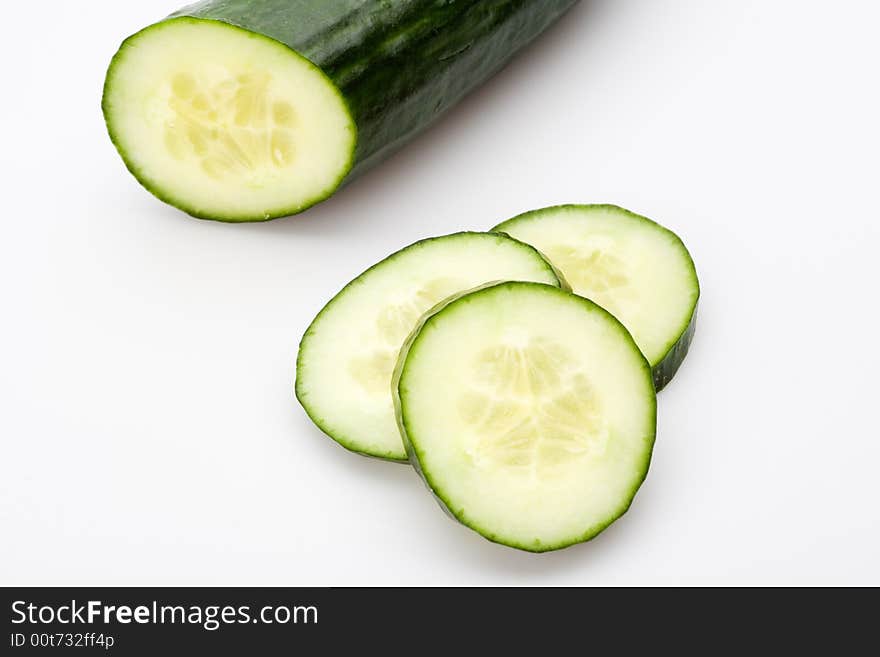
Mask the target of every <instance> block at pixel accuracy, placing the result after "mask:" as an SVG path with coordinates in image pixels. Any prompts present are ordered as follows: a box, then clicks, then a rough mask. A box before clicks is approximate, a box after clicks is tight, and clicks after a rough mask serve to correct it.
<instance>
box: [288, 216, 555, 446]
mask: <svg viewBox="0 0 880 657" xmlns="http://www.w3.org/2000/svg"><path fill="white" fill-rule="evenodd" d="M474 235H482V236H486V237H499V238H501V239H503V240H505V241H510V242H514V243H516V244H517V245H518V246H520V247H523V248H525V249H527V250H529V251H532V252H533V253H534V254H535V255H536V256H537V258H538V260H539V261H541V262H543V263H544V264H545V265H546V267H547V271H548V272H550V274H552V275H553V276H554V277H555V278H556V281H557V283H558V285H559V289H564V290H570V288H569V287H568V283H567V282H566V281H565V279H564V278H562V276H561V274H559V272H558V271H557V269H556V268H555V267H554V266H553V265H552V264H550V262H549V261H548V260H547V259H546V258H544V257H543V256H542V255H541V254H540V252H539V251H538V250H537V249H536V248H535V247H533V246H532V245H530V244H526V243H525V242H521V241H520V240H517V239H514V238H513V237H510V236H509V235H501V234H494V233H480V232H476V231H463V232H460V233H452V234H451V235H441V236H439V237H429V238H428V239H424V240H419V241H418V242H415V243H413V244H410V245H409V246H406V247H404V248H402V249H400V250H399V251H395V252H394V253H392V254H391V255H390V256H388V257H387V258H385V259H384V260H380V261H379V262H377V263H376V264H375V265H373V266H372V267H370V268H369V269H367V270H366V271H364V272H363V273H361V274H360V275H358V276H357V277H356V278H354V279H352V280H351V281H350V282H349V283H348V284H347V285H346V286H345V287H343V288H342V289H341V290H340V291H339V292H337V293H336V294H335V295H334V296H333V298H332V299H330V301H328V302H327V304H326V305H325V306H324V307H323V308H322V309H321V310H320V311H319V312H318V314H317V315H316V316H315V319H313V320H312V323H311V324H310V325H309V327H308V328H307V329H306V332H305V334H304V335H303V337H302V339H301V340H300V343H299V351H298V352H297V356H296V382H295V383H294V394H295V395H296V400H297V401H298V402H299V404H300V406H302V407H303V410H304V411H305V412H306V415H308V416H309V419H311V421H312V422H314V424H315V426H317V427H318V429H320V430H321V431H322V432H323V433H324V434H325V435H326V436H328V437H329V438H331V439H332V440H334V441H335V442H337V443H339V444H340V445H341V446H342V447H344V448H345V449H347V450H348V451H350V452H354V453H355V454H360V455H361V456H367V457H370V458H376V459H380V460H383V461H392V462H395V463H409V458H408V457H406V456H405V457H397V456H396V455H394V454H392V453H387V454H372V453H370V452H364V451H363V450H361V449H358V448H357V447H356V446H355V445H354V441H352V440H351V439H350V438H348V437H347V436H342V435H339V434H334V433H333V432H332V431H331V430H330V429H329V428H327V422H326V421H325V420H324V418H322V417H320V416H318V414H317V413H316V412H315V411H314V410H313V409H312V408H311V407H310V406H309V404H308V403H307V402H306V399H305V398H306V393H305V391H304V390H303V389H302V386H301V381H302V377H301V373H302V370H303V357H304V354H305V351H306V349H307V347H308V339H309V337H310V336H312V335H314V330H315V325H316V324H317V323H318V320H319V319H321V317H322V316H323V315H324V313H326V312H327V311H328V310H329V309H330V308H331V307H332V306H333V304H334V303H335V302H336V301H337V300H338V299H340V298H342V297H343V296H345V293H346V291H348V290H349V289H351V288H352V287H354V286H356V285H358V284H359V283H360V282H361V280H362V279H363V278H364V277H365V276H367V275H368V274H369V273H370V272H372V271H373V270H375V269H377V268H378V267H381V266H385V265H386V264H388V263H390V262H392V261H393V260H394V259H396V258H397V257H398V256H400V255H402V254H403V253H405V252H408V251H409V250H410V249H414V248H418V247H420V246H422V245H424V244H427V243H429V242H434V241H436V240H446V239H451V238H455V237H469V236H474ZM489 285H497V281H496V282H493V283H490V284H489ZM547 287H553V286H552V285H548V286H547ZM554 289H557V288H554ZM443 304H444V302H441V303H440V304H439V305H438V307H439V306H442V305H443ZM431 312H433V310H432V311H429V312H428V313H427V314H428V315H430V314H431ZM392 389H393V394H395V395H396V390H397V387H396V384H395V385H394V386H393V388H392Z"/></svg>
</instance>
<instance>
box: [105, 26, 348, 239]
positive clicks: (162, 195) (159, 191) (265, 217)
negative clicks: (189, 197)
mask: <svg viewBox="0 0 880 657" xmlns="http://www.w3.org/2000/svg"><path fill="white" fill-rule="evenodd" d="M175 22H191V23H196V22H203V21H202V19H194V18H188V17H185V16H182V17H178V18H173V19H166V20H164V21H162V22H160V23H155V24H153V25H150V26H148V27H145V28H144V29H143V30H141V31H140V32H136V33H135V34H132V35H131V36H130V37H128V38H127V39H126V40H125V41H123V42H122V45H121V46H120V47H119V50H118V51H117V52H116V54H115V55H114V56H113V59H112V60H111V61H110V67H109V68H108V70H107V77H106V78H105V80H104V91H103V95H102V97H101V110H102V111H103V113H104V123H105V124H106V126H107V132H108V134H109V135H110V141H112V142H113V145H114V146H115V147H116V150H117V152H118V153H119V155H120V157H122V161H123V162H124V163H125V168H126V169H128V171H129V173H131V175H133V176H134V177H135V179H136V180H137V181H138V182H139V183H140V184H141V186H142V187H143V188H144V189H146V190H147V191H148V192H150V193H151V194H152V195H153V196H155V197H156V198H158V199H159V200H160V201H163V202H164V203H167V204H168V205H171V206H174V207H176V208H177V209H179V210H182V211H184V212H186V213H187V214H188V215H190V216H191V217H195V218H196V219H206V220H209V221H221V222H225V223H257V222H263V221H271V220H272V219H278V218H279V217H286V216H289V215H292V214H298V213H300V212H304V211H305V210H308V209H309V208H310V207H312V206H314V205H316V204H318V203H320V202H322V201H326V200H327V199H328V198H330V197H331V196H332V195H333V194H334V192H335V191H336V190H337V189H338V188H339V186H340V185H341V184H342V182H343V181H344V180H345V177H346V176H347V175H348V173H349V171H351V168H352V167H353V166H354V151H352V152H351V153H350V155H349V159H348V163H347V164H346V166H345V167H344V169H343V170H342V171H341V172H340V175H339V177H338V178H337V179H336V180H335V181H334V182H333V183H331V185H330V186H328V187H327V188H326V189H325V190H323V191H322V192H320V193H318V194H317V195H316V196H315V197H313V198H311V199H309V200H307V201H304V202H302V203H300V204H298V205H295V206H290V207H287V208H285V209H283V210H279V211H275V212H268V213H265V214H262V215H240V216H237V215H219V214H217V213H206V212H204V211H203V210H201V209H199V208H197V207H195V206H193V205H190V203H189V202H188V201H186V200H185V199H182V198H178V197H176V196H173V195H171V194H169V193H167V192H166V191H165V190H164V189H163V186H162V184H161V182H159V181H155V180H150V179H149V178H148V177H147V176H146V175H145V174H144V173H143V172H142V171H141V170H140V169H139V168H138V167H137V166H136V165H135V164H134V162H133V161H132V158H130V157H129V155H128V153H127V152H126V150H125V148H123V146H122V143H121V140H120V139H119V136H118V135H117V134H116V131H115V130H114V126H113V118H112V112H113V110H112V104H111V103H110V98H109V93H108V92H109V90H110V88H111V87H112V85H113V81H114V80H115V76H116V75H117V73H118V71H119V64H121V63H122V62H123V61H124V59H125V55H126V54H127V51H128V49H129V48H130V47H132V46H133V45H134V44H136V43H137V40H138V38H139V37H141V36H143V35H144V34H146V33H147V32H150V31H152V30H159V29H162V28H163V27H166V26H167V25H170V24H173V23H175ZM214 22H216V23H217V24H218V25H222V26H224V27H225V28H226V29H230V30H236V31H239V32H243V33H245V34H247V35H248V36H249V37H250V38H253V39H262V40H264V41H266V42H267V43H271V44H273V45H274V46H277V47H278V48H283V49H284V50H286V51H287V52H288V53H289V54H290V55H291V56H292V57H296V58H297V59H299V60H300V61H302V62H303V63H305V64H306V65H308V66H309V67H310V68H311V69H312V70H313V71H315V72H316V73H317V74H319V75H321V76H322V77H324V78H325V79H326V80H327V86H328V87H329V88H331V89H334V90H335V91H336V93H337V94H338V95H339V98H340V100H341V101H342V103H343V105H344V106H345V107H346V109H347V110H348V113H349V118H350V119H351V110H350V108H348V105H347V104H346V101H345V98H344V97H343V96H342V95H341V93H340V92H339V90H338V88H337V87H336V86H335V85H334V84H333V82H332V81H331V80H330V79H329V78H327V76H326V75H325V74H324V72H323V71H322V70H321V69H320V68H318V67H317V66H315V65H314V64H312V63H311V62H310V61H309V60H308V59H306V58H304V57H303V56H302V55H300V54H299V53H297V52H295V51H292V50H291V49H290V48H288V47H287V46H285V45H284V44H283V43H279V42H278V41H276V40H275V39H270V38H268V37H265V36H263V35H261V34H259V33H256V32H250V31H247V30H242V29H241V28H238V27H236V26H234V25H231V24H228V23H224V22H222V21H214ZM349 129H350V130H351V131H352V132H353V133H355V135H356V134H357V126H356V125H355V123H354V119H351V120H350V125H349ZM354 141H355V143H356V141H357V140H356V139H355V140H354Z"/></svg>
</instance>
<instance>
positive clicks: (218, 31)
mask: <svg viewBox="0 0 880 657" xmlns="http://www.w3.org/2000/svg"><path fill="white" fill-rule="evenodd" d="M103 105H104V113H105V116H106V119H107V127H108V130H109V131H110V136H111V138H112V139H113V142H114V144H116V147H117V148H118V150H119V152H120V154H121V155H122V157H123V159H124V160H125V163H126V165H127V166H128V168H129V170H130V171H131V172H132V173H133V174H134V175H135V176H136V177H137V178H138V180H140V181H141V183H142V184H143V185H144V186H145V187H146V188H147V189H149V190H150V191H151V192H153V193H154V194H155V195H156V196H158V197H159V198H161V199H162V200H164V201H166V202H168V203H171V204H172V205H175V206H177V207H179V208H182V209H183V210H185V211H186V212H188V213H190V214H192V215H194V216H196V217H202V218H211V219H221V220H224V221H248V220H254V219H268V218H271V217H274V216H280V215H285V214H291V213H294V212H298V211H300V210H302V209H304V208H306V207H308V206H310V205H313V204H314V203H316V202H318V201H320V200H322V199H324V198H326V197H327V196H329V195H330V194H331V193H332V192H333V190H334V189H335V188H336V187H337V186H338V185H339V183H340V182H341V181H342V179H343V178H344V177H345V175H346V174H347V173H348V171H349V169H350V168H351V166H352V162H353V157H354V148H355V140H356V136H355V133H356V130H355V126H354V122H353V120H352V118H351V116H350V114H349V112H348V109H347V106H346V103H345V100H344V99H343V98H342V96H341V95H340V93H339V91H338V90H337V88H336V86H335V85H334V84H333V83H332V82H331V81H330V80H329V79H328V78H327V77H326V76H325V75H324V73H323V72H322V71H321V69H319V68H317V67H316V66H314V65H313V64H312V63H311V62H309V61H308V60H307V59H305V58H304V57H302V56H300V55H298V54H297V53H296V52H294V51H293V50H291V49H290V48H288V47H287V46H285V45H283V44H281V43H279V42H277V41H274V40H273V39H270V38H268V37H264V36H261V35H259V34H256V33H254V32H249V31H247V30H243V29H241V28H238V27H235V26H233V25H230V24H228V23H222V22H219V21H206V20H198V19H194V18H188V17H181V18H175V19H172V20H167V21H164V22H161V23H157V24H156V25H152V26H150V27H148V28H146V29H144V30H142V31H141V32H138V33H137V34H135V35H134V36H132V37H130V38H129V39H128V40H126V41H125V43H124V44H123V45H122V47H121V48H120V50H119V52H118V53H117V54H116V56H115V57H114V58H113V62H112V64H111V65H110V70H109V71H108V73H107V81H106V84H105V91H104V103H103Z"/></svg>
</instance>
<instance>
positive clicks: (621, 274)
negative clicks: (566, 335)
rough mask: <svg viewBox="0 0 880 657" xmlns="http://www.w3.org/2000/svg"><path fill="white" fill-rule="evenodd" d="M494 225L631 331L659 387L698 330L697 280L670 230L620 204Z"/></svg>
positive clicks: (553, 211) (555, 210) (566, 208)
mask: <svg viewBox="0 0 880 657" xmlns="http://www.w3.org/2000/svg"><path fill="white" fill-rule="evenodd" d="M493 230H495V231H498V232H503V233H507V234H508V235H512V236H513V237H515V238H517V239H519V240H522V241H523V242H527V243H528V244H531V245H533V246H534V247H535V248H537V249H538V250H539V251H541V253H543V254H544V256H545V257H547V258H548V259H549V260H550V261H551V262H552V263H553V264H554V265H556V267H558V268H559V269H560V270H561V271H562V273H563V275H564V276H565V277H566V279H567V280H568V281H569V282H570V283H571V286H572V289H573V290H574V292H575V293H577V294H579V295H581V296H583V297H587V298H588V299H591V300H593V301H595V302H596V303H598V304H599V305H600V306H602V307H603V308H605V309H606V310H608V311H609V312H610V313H612V314H613V315H614V316H615V317H617V318H618V319H619V320H620V321H621V322H623V325H624V326H626V328H627V329H629V331H630V333H632V335H633V337H634V338H635V341H636V343H637V344H638V345H639V347H640V348H641V350H642V352H643V353H644V354H645V357H646V358H647V359H648V362H649V363H651V367H652V368H653V369H654V383H655V386H656V388H657V390H658V391H659V390H662V389H663V387H664V386H666V384H667V383H669V381H670V380H671V379H672V377H673V376H674V375H675V373H676V372H677V371H678V368H679V367H680V366H681V364H682V362H683V361H684V358H685V356H686V355H687V352H688V349H689V348H690V344H691V340H692V339H693V336H694V330H695V328H696V318H697V302H698V300H699V297H700V283H699V280H698V279H697V270H696V267H695V266H694V261H693V260H692V259H691V256H690V254H689V253H688V250H687V248H686V247H685V245H684V243H683V242H682V241H681V239H679V237H678V236H677V235H676V234H675V233H673V232H672V231H671V230H668V229H667V228H664V227H663V226H661V225H659V224H657V223H656V222H654V221H651V220H650V219H647V218H646V217H642V216H639V215H637V214H634V213H632V212H630V211H628V210H624V209H623V208H620V207H617V206H615V205H562V206H558V207H552V208H546V209H543V210H535V211H533V212H527V213H525V214H522V215H519V216H518V217H514V218H513V219H510V220H509V221H505V222H504V223H502V224H500V225H498V226H496V227H495V228H493Z"/></svg>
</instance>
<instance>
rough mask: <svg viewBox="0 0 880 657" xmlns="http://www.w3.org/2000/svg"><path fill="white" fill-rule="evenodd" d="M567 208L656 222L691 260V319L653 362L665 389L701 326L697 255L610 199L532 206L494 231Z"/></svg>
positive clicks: (656, 378)
mask: <svg viewBox="0 0 880 657" xmlns="http://www.w3.org/2000/svg"><path fill="white" fill-rule="evenodd" d="M563 209H581V210H583V209H591V210H613V211H615V212H622V213H624V214H626V215H628V216H630V217H632V218H634V219H638V220H639V221H644V222H647V223H649V224H651V225H652V226H654V227H656V228H658V229H660V230H661V231H662V232H664V233H666V234H667V235H669V236H670V237H672V238H673V240H674V241H675V242H676V243H677V244H678V246H679V248H680V250H681V251H682V253H683V254H684V255H685V256H686V258H687V262H688V264H689V265H690V269H691V272H692V277H693V282H694V287H695V288H696V292H697V294H696V296H695V297H694V303H693V307H692V308H691V312H690V315H689V316H688V320H687V322H686V323H685V324H683V325H682V328H681V332H680V333H679V334H678V335H677V336H676V337H675V338H674V339H673V340H671V341H670V342H669V344H668V345H667V348H666V351H664V352H663V356H662V357H661V358H660V360H659V361H657V363H655V364H653V365H652V368H653V376H654V387H655V389H656V390H657V392H660V391H661V390H663V388H665V387H666V385H667V384H668V383H669V382H670V381H671V380H672V378H673V377H674V376H675V374H676V372H678V370H679V369H680V368H681V366H682V363H684V360H685V357H686V356H687V354H688V351H689V350H690V346H691V342H693V339H694V333H695V331H696V328H697V307H698V305H699V301H700V292H701V291H700V279H699V277H698V276H697V267H696V265H695V264H694V259H693V257H691V254H690V251H688V248H687V246H685V244H684V242H683V241H682V239H681V238H680V237H679V236H678V235H676V234H675V233H674V232H672V231H671V230H669V229H668V228H666V227H665V226H663V225H661V224H658V223H657V222H656V221H654V220H653V219H649V218H648V217H644V216H642V215H640V214H636V213H635V212H632V211H630V210H627V209H626V208H622V207H620V206H619V205H612V204H610V203H592V204H575V203H569V204H565V205H554V206H552V207H549V208H541V209H540V210H532V211H530V212H524V213H523V214H520V215H517V216H516V217H513V218H512V219H508V220H507V221H504V222H502V223H500V224H498V225H497V226H495V227H494V228H492V232H493V233H503V234H505V235H508V233H507V232H506V229H507V228H509V227H510V225H511V224H513V223H518V222H521V221H529V220H530V219H534V218H537V217H540V216H541V215H543V214H548V213H552V212H556V211H558V210H563ZM544 259H545V260H547V261H548V262H549V261H550V259H549V258H548V257H547V256H544Z"/></svg>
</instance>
